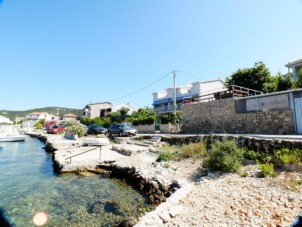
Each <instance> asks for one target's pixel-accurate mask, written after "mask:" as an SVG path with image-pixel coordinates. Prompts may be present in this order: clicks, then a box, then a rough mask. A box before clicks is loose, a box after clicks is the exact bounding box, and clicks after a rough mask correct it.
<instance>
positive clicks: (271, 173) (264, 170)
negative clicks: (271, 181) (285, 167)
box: [257, 162, 278, 177]
mask: <svg viewBox="0 0 302 227" xmlns="http://www.w3.org/2000/svg"><path fill="white" fill-rule="evenodd" d="M257 164H258V167H259V169H260V170H261V172H260V175H259V176H260V177H276V176H277V175H278V174H277V173H276V171H275V169H274V164H273V163H264V164H260V163H259V162H257Z"/></svg>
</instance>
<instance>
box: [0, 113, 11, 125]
mask: <svg viewBox="0 0 302 227" xmlns="http://www.w3.org/2000/svg"><path fill="white" fill-rule="evenodd" d="M12 123H13V122H12V121H11V120H10V119H9V118H8V117H4V116H2V115H0V124H12Z"/></svg>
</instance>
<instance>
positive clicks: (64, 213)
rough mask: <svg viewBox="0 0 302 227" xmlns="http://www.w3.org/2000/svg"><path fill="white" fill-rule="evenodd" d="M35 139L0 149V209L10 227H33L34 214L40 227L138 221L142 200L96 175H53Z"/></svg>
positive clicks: (129, 189)
mask: <svg viewBox="0 0 302 227" xmlns="http://www.w3.org/2000/svg"><path fill="white" fill-rule="evenodd" d="M43 146H44V144H43V143H42V142H40V141H39V140H37V139H33V138H28V139H26V141H25V142H8V143H0V147H2V148H1V149H0V209H1V210H2V211H4V213H5V216H6V217H7V218H8V220H9V221H10V223H11V224H13V225H15V226H34V223H33V217H34V215H35V214H36V213H38V212H45V213H46V214H47V216H48V222H47V225H46V226H113V225H114V224H115V223H117V222H119V221H121V220H123V219H125V218H127V217H130V216H134V217H138V215H139V214H140V213H142V211H143V210H145V209H146V208H147V207H148V206H149V205H148V202H147V199H146V197H145V196H143V195H141V194H140V193H139V192H137V191H136V190H134V189H133V188H132V187H130V186H128V185H126V184H122V183H121V182H120V181H117V180H112V179H108V178H105V177H102V176H99V175H93V176H89V177H83V176H80V175H76V174H63V175H60V176H58V175H56V174H54V172H53V166H52V165H53V163H52V155H51V154H48V153H46V152H45V150H44V149H43V148H42V147H43Z"/></svg>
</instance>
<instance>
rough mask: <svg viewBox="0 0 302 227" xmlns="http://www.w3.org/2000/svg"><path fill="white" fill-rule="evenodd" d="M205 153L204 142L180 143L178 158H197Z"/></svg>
mask: <svg viewBox="0 0 302 227" xmlns="http://www.w3.org/2000/svg"><path fill="white" fill-rule="evenodd" d="M206 154H207V149H206V146H205V144H204V142H199V143H190V144H187V145H182V146H181V147H180V149H179V153H178V158H179V159H183V158H193V159H199V158H203V157H205V156H206Z"/></svg>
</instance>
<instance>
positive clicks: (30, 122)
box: [23, 112, 52, 127]
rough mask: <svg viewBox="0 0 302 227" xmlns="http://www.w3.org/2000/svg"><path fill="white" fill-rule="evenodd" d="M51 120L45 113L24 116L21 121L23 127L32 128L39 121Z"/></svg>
mask: <svg viewBox="0 0 302 227" xmlns="http://www.w3.org/2000/svg"><path fill="white" fill-rule="evenodd" d="M51 119H52V116H51V115H50V114H48V113H46V112H32V113H30V114H28V115H26V117H25V120H24V121H23V127H34V125H35V123H36V122H38V121H40V120H45V121H49V120H51Z"/></svg>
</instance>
